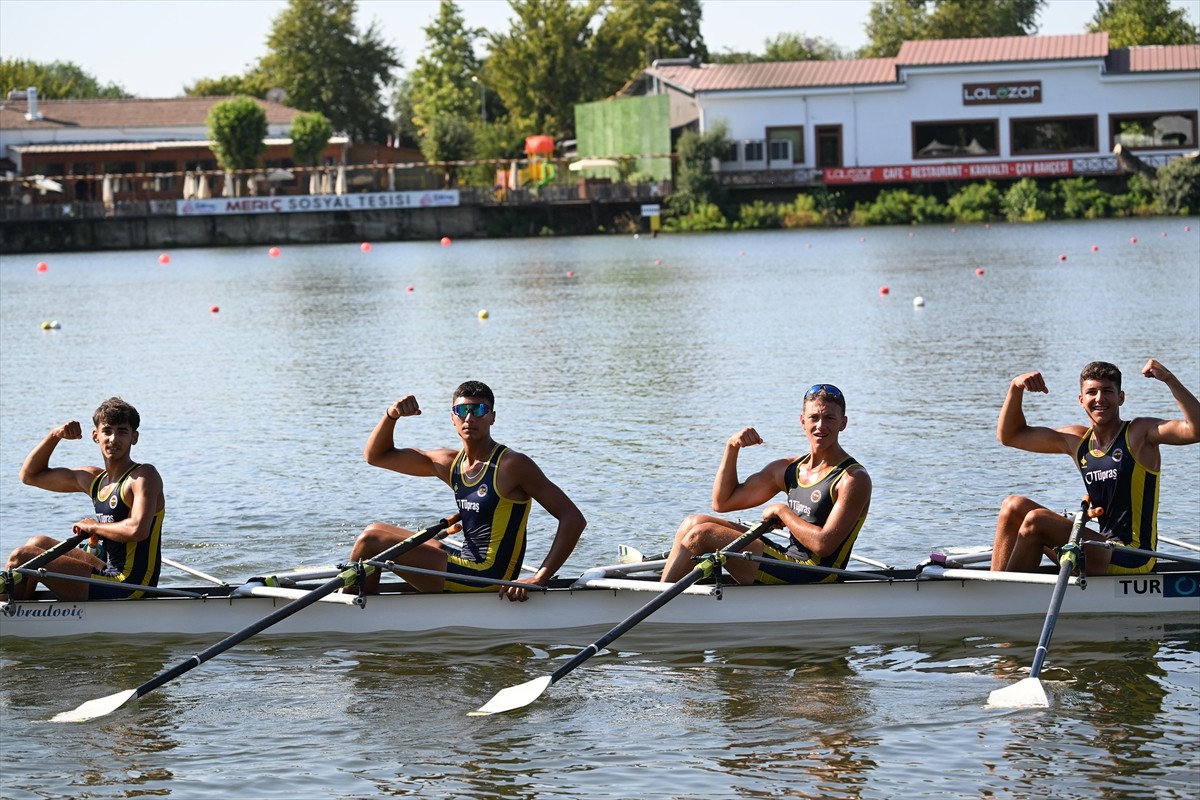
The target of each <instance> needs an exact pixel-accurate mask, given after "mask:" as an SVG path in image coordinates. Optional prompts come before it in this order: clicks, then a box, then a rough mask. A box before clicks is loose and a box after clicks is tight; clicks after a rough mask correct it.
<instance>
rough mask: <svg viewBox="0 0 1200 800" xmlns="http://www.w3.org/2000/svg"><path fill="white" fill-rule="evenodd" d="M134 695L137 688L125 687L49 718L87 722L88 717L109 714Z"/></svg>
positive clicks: (92, 717) (59, 720)
mask: <svg viewBox="0 0 1200 800" xmlns="http://www.w3.org/2000/svg"><path fill="white" fill-rule="evenodd" d="M135 695H137V689H127V690H125V691H123V692H117V693H116V694H110V695H109V696H108V697H97V698H96V699H95V700H88V701H87V702H86V703H84V704H83V705H81V706H80V707H79V708H76V709H75V710H73V711H64V712H62V713H61V714H55V715H54V716H53V717H51V718H50V721H51V722H87V721H88V720H89V719H96V718H97V717H103V716H105V715H106V714H111V713H112V712H114V711H116V710H117V709H118V708H120V707H121V706H123V705H125V704H126V703H127V702H129V701H130V700H131V699H133V697H134V696H135Z"/></svg>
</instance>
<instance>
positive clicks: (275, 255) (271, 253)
mask: <svg viewBox="0 0 1200 800" xmlns="http://www.w3.org/2000/svg"><path fill="white" fill-rule="evenodd" d="M267 255H269V256H270V257H271V258H279V248H278V247H272V248H271V249H270V250H268V251H267Z"/></svg>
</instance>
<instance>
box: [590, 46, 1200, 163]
mask: <svg viewBox="0 0 1200 800" xmlns="http://www.w3.org/2000/svg"><path fill="white" fill-rule="evenodd" d="M661 94H666V95H668V96H669V98H670V119H671V126H672V129H674V130H676V131H677V130H679V129H680V128H682V127H694V128H696V129H698V130H699V131H702V132H703V131H707V130H709V129H710V128H711V127H712V126H713V125H715V124H716V123H717V122H722V123H724V124H725V126H726V129H727V135H728V138H729V139H730V140H731V142H732V144H731V146H730V149H729V151H728V153H727V154H726V156H725V157H724V159H723V160H722V162H721V165H720V170H721V173H722V177H723V179H725V180H726V181H727V182H731V183H735V184H740V185H746V186H754V185H758V186H767V185H776V186H778V185H804V184H812V183H820V182H824V183H826V184H847V183H887V182H892V181H897V182H909V181H927V180H954V179H982V178H998V179H1005V178H1018V177H1023V176H1026V175H1030V176H1034V177H1039V176H1055V175H1076V174H1104V173H1111V172H1115V171H1117V166H1116V159H1115V158H1114V157H1113V156H1112V153H1113V148H1114V146H1115V145H1117V144H1121V145H1122V146H1123V147H1124V148H1125V149H1126V150H1132V151H1134V152H1136V153H1137V154H1138V155H1139V156H1141V157H1142V158H1143V159H1145V160H1147V161H1150V162H1151V163H1161V162H1164V161H1165V160H1166V159H1167V158H1170V157H1174V156H1177V155H1180V154H1184V153H1188V152H1190V151H1194V150H1196V147H1197V117H1198V116H1200V45H1179V46H1168V47H1132V48H1123V49H1110V48H1109V46H1108V34H1107V33H1095V34H1079V35H1069V36H1009V37H999V38H992V39H948V40H930V41H910V42H905V43H904V45H903V46H902V47H901V49H900V52H899V54H898V55H897V56H896V57H895V58H875V59H854V60H845V61H801V62H787V63H752V64H698V63H695V62H691V61H685V60H670V61H659V62H655V64H654V65H653V66H651V67H650V68H649V69H647V70H645V72H644V74H643V75H642V76H640V77H639V79H637V80H635V81H633V82H631V83H630V85H629V86H627V87H626V88H625V89H624V90H623V91H622V95H623V96H637V95H661ZM582 146H583V142H582V140H581V149H582Z"/></svg>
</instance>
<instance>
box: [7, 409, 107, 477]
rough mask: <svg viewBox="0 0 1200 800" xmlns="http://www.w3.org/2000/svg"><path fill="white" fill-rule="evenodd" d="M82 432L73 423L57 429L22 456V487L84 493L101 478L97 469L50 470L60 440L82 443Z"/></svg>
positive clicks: (78, 426) (75, 423)
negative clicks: (75, 440) (79, 440)
mask: <svg viewBox="0 0 1200 800" xmlns="http://www.w3.org/2000/svg"><path fill="white" fill-rule="evenodd" d="M82 438H83V429H82V428H81V427H80V425H79V423H78V422H76V421H75V420H71V421H70V422H66V423H63V424H62V425H59V426H58V427H57V428H55V429H54V430H52V431H50V433H48V434H46V438H45V439H42V441H41V442H40V443H39V444H38V445H37V447H35V448H33V450H31V451H30V453H29V455H27V456H25V462H24V463H23V464H21V472H20V473H19V475H20V478H21V483H23V484H25V485H26V486H36V487H37V488H39V489H45V490H47V491H50V492H87V491H88V489H89V488H90V487H91V485H92V480H93V479H94V478H95V477H96V476H97V475H99V474H100V472H101V470H100V469H99V468H98V467H78V468H75V469H69V468H67V467H51V466H50V455H51V454H52V453H53V452H54V448H55V447H57V446H58V443H59V442H60V441H62V440H63V439H82Z"/></svg>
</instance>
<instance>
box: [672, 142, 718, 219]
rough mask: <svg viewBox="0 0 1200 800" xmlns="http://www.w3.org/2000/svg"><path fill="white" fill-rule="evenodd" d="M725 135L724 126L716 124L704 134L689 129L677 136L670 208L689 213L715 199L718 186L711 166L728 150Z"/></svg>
mask: <svg viewBox="0 0 1200 800" xmlns="http://www.w3.org/2000/svg"><path fill="white" fill-rule="evenodd" d="M727 133H728V129H727V128H726V126H725V124H724V123H723V122H717V123H716V124H714V125H713V126H712V127H711V128H709V129H708V130H707V131H706V132H704V133H696V132H695V131H691V130H689V131H685V132H684V133H683V135H682V136H680V137H679V143H678V144H677V145H676V146H675V149H676V155H677V161H676V167H675V191H674V192H673V193H672V194H671V205H672V206H673V207H674V208H677V209H678V210H680V211H683V212H685V213H689V214H690V213H693V212H695V211H696V210H697V209H699V208H700V207H701V206H705V205H707V204H709V203H712V202H714V201H715V200H716V199H717V196H718V194H719V193H720V189H721V184H720V182H719V181H718V180H717V176H716V174H715V173H713V166H712V163H713V159H716V158H720V157H721V156H722V155H724V153H725V151H726V150H728V149H729V140H728V139H727V138H726V135H727Z"/></svg>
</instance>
